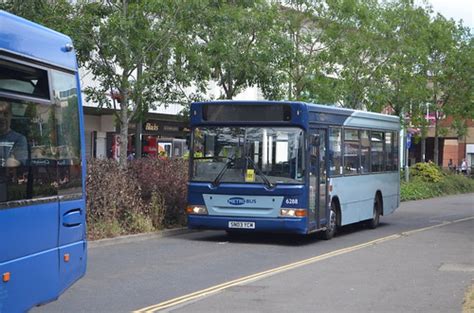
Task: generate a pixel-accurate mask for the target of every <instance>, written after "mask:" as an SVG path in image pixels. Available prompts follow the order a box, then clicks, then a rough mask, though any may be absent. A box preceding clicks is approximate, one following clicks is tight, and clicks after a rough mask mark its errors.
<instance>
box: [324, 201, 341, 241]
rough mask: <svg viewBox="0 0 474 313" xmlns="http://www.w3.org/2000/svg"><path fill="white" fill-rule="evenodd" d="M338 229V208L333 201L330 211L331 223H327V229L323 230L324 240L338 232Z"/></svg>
mask: <svg viewBox="0 0 474 313" xmlns="http://www.w3.org/2000/svg"><path fill="white" fill-rule="evenodd" d="M336 230H337V210H336V205H335V204H334V202H333V203H331V210H330V211H329V223H328V224H327V225H326V229H325V230H323V231H322V233H321V237H322V238H323V239H324V240H329V239H331V238H332V237H334V235H335V234H336Z"/></svg>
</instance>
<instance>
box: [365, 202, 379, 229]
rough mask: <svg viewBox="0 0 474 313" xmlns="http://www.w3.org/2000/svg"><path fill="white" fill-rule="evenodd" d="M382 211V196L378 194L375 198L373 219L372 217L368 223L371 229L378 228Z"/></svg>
mask: <svg viewBox="0 0 474 313" xmlns="http://www.w3.org/2000/svg"><path fill="white" fill-rule="evenodd" d="M380 212H382V201H380V197H379V196H378V195H377V196H376V197H375V200H374V209H373V213H372V219H370V220H369V221H368V223H367V226H368V227H369V228H370V229H375V228H377V226H379V223H380Z"/></svg>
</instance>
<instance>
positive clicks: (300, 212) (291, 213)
mask: <svg viewBox="0 0 474 313" xmlns="http://www.w3.org/2000/svg"><path fill="white" fill-rule="evenodd" d="M306 215H307V210H306V209H281V210H280V217H305V216H306Z"/></svg>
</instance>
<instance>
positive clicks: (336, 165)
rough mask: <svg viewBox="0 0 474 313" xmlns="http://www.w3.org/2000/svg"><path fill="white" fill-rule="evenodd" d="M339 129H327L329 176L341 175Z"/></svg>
mask: <svg viewBox="0 0 474 313" xmlns="http://www.w3.org/2000/svg"><path fill="white" fill-rule="evenodd" d="M341 139H342V138H341V129H340V128H330V129H329V171H330V174H331V176H337V175H342V154H341V146H342V142H341V141H342V140H341Z"/></svg>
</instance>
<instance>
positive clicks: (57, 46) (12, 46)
mask: <svg viewBox="0 0 474 313" xmlns="http://www.w3.org/2000/svg"><path fill="white" fill-rule="evenodd" d="M66 45H71V46H72V40H71V38H69V37H68V36H66V35H63V34H61V33H58V32H56V31H54V30H52V29H49V28H46V27H44V26H41V25H39V24H36V23H33V22H30V21H28V20H25V19H23V18H21V17H18V16H16V15H13V14H10V13H8V12H6V11H2V10H0V53H3V54H9V53H11V54H15V55H20V56H23V57H26V58H28V59H33V60H35V61H37V62H41V63H46V64H52V65H55V66H58V67H62V68H66V69H68V70H72V71H76V70H77V62H76V57H75V54H74V52H73V51H67V49H66Z"/></svg>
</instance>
